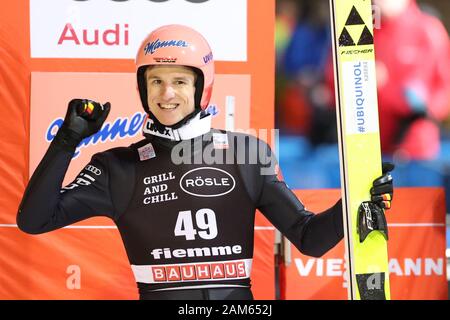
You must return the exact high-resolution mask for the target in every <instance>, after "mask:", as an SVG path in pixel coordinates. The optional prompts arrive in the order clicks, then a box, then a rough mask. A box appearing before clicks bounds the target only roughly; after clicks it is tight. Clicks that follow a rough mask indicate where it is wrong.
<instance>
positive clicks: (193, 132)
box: [142, 112, 211, 141]
mask: <svg viewBox="0 0 450 320" xmlns="http://www.w3.org/2000/svg"><path fill="white" fill-rule="evenodd" d="M210 130H211V115H210V114H209V113H204V112H200V113H198V114H197V115H196V116H195V117H194V118H192V119H191V120H190V121H188V122H187V123H186V124H185V125H183V126H181V127H179V128H177V129H173V128H171V127H164V128H162V129H160V128H158V126H157V125H156V124H155V122H154V121H153V120H152V119H151V118H150V117H147V119H146V120H145V123H144V127H143V130H142V131H143V134H144V136H145V137H146V138H149V137H151V136H157V137H161V138H165V139H168V140H171V141H182V140H190V139H193V138H195V137H198V136H201V135H203V134H205V133H207V132H209V131H210Z"/></svg>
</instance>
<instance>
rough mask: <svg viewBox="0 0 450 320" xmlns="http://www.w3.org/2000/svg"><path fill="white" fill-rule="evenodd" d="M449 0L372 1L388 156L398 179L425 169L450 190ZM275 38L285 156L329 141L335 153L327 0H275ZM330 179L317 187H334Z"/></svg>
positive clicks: (306, 153)
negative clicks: (330, 183) (394, 165)
mask: <svg viewBox="0 0 450 320" xmlns="http://www.w3.org/2000/svg"><path fill="white" fill-rule="evenodd" d="M447 2H448V1H442V2H440V1H438V0H435V1H432V0H429V1H425V0H424V1H419V0H417V1H416V0H396V1H392V0H372V3H373V12H374V26H375V29H374V41H375V55H376V72H377V87H378V108H379V119H380V136H381V147H382V154H383V157H384V158H387V159H389V160H391V161H393V162H395V163H396V164H398V166H397V167H398V168H399V169H398V170H396V171H397V177H396V178H397V181H398V182H399V183H400V184H404V185H416V184H419V185H421V184H422V185H423V184H424V181H426V179H425V180H423V179H414V178H411V177H409V176H408V175H410V174H411V173H412V172H414V171H415V172H422V171H420V170H421V169H423V172H422V173H423V174H428V175H433V174H435V177H434V178H433V180H432V181H430V182H429V183H426V182H425V184H428V185H445V184H446V183H447V184H448V189H449V190H450V40H449V33H448V29H446V24H447V26H448V24H449V21H446V20H445V19H449V16H450V15H449V13H450V2H448V4H445V3H447ZM275 41H276V57H277V62H276V66H277V68H276V72H277V73H276V95H275V96H276V127H277V128H279V129H280V136H281V139H282V145H281V149H280V156H281V162H283V158H282V157H283V155H285V154H288V155H290V156H293V157H295V156H296V155H297V156H298V157H300V158H302V157H303V159H304V160H311V159H308V157H310V156H312V155H313V154H314V153H315V152H316V151H317V150H323V149H324V148H332V149H333V148H335V150H336V156H334V155H332V157H335V159H337V158H336V157H337V145H336V143H337V135H336V115H335V102H334V94H335V93H334V76H333V61H332V57H331V32H330V18H329V0H315V1H308V0H277V17H276V40H275ZM283 139H284V140H283ZM289 139H291V140H289ZM292 139H294V140H292ZM283 141H284V144H283ZM289 141H296V143H290V142H289ZM298 141H301V143H299V142H298ZM283 147H284V148H285V149H284V151H286V152H283ZM300 147H301V148H303V149H304V150H303V151H299V150H296V151H294V150H290V151H288V149H289V148H294V149H295V148H300ZM286 148H287V149H286ZM292 151H294V152H292ZM328 153H329V154H332V152H331V153H330V152H329V151H328ZM281 164H283V163H281ZM287 167H288V169H289V165H288V166H287ZM418 167H419V169H418ZM282 168H283V166H282ZM292 168H295V166H293V167H292ZM403 169H404V172H402V170H403ZM427 170H428V171H429V172H428V171H427ZM283 171H284V172H285V171H286V170H283ZM285 175H286V174H285ZM288 176H289V173H288ZM292 177H295V174H294V175H292ZM430 179H431V178H430ZM416 180H417V181H416ZM288 183H290V184H293V185H294V186H295V184H296V182H295V181H288ZM324 184H325V185H316V186H317V187H336V186H335V185H326V183H324ZM297 187H298V186H297ZM300 187H301V186H300Z"/></svg>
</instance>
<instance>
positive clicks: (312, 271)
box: [282, 188, 448, 300]
mask: <svg viewBox="0 0 450 320" xmlns="http://www.w3.org/2000/svg"><path fill="white" fill-rule="evenodd" d="M296 194H297V196H298V197H299V198H300V199H302V201H303V203H304V204H305V205H306V206H307V208H308V210H311V211H313V212H320V211H321V210H324V209H326V208H327V207H329V206H331V205H333V204H334V203H335V202H336V201H337V199H339V197H340V191H339V190H301V191H297V192H296ZM392 204H393V206H392V209H391V210H389V211H388V212H387V221H388V226H389V241H388V250H389V270H390V281H391V298H392V299H402V300H403V299H447V297H448V292H447V291H448V288H447V276H446V258H445V247H446V242H445V212H446V211H445V195H444V191H443V190H442V189H441V188H396V189H395V195H394V200H393V202H392ZM291 248H292V262H291V263H290V265H288V266H286V267H285V270H284V276H283V279H282V283H283V284H284V285H283V288H282V295H283V297H284V298H285V299H347V289H346V285H347V284H346V282H345V279H344V272H345V264H344V244H343V242H342V241H341V242H340V243H339V244H338V245H337V246H336V247H334V248H333V249H332V250H330V251H329V252H328V253H327V254H325V255H324V256H323V257H321V258H317V259H316V258H312V257H307V256H304V255H302V254H301V253H300V252H299V251H298V250H296V249H295V248H294V246H292V245H291Z"/></svg>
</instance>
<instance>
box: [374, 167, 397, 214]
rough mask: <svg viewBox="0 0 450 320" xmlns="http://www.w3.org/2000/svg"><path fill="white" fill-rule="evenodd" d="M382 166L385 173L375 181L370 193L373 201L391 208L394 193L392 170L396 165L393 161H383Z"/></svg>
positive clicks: (382, 206) (384, 207)
mask: <svg viewBox="0 0 450 320" xmlns="http://www.w3.org/2000/svg"><path fill="white" fill-rule="evenodd" d="M382 167H383V169H382V170H383V175H382V176H381V177H379V178H377V179H375V180H374V181H373V184H372V188H371V189H370V195H371V201H372V202H374V203H376V204H378V205H379V206H380V207H381V208H383V209H389V208H390V207H391V201H392V197H393V195H394V184H393V178H392V176H391V174H390V171H392V170H394V168H395V166H394V164H393V163H390V162H383V165H382Z"/></svg>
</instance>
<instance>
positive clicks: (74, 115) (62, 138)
mask: <svg viewBox="0 0 450 320" xmlns="http://www.w3.org/2000/svg"><path fill="white" fill-rule="evenodd" d="M110 109H111V104H110V103H109V102H106V103H105V104H104V105H101V104H100V103H98V102H95V101H92V100H88V99H73V100H72V101H70V102H69V106H68V109H67V113H66V117H65V119H64V122H63V125H62V126H61V128H60V129H59V130H58V133H57V135H56V137H55V140H56V141H57V143H58V142H59V143H60V144H62V145H63V146H64V147H66V148H69V149H73V148H74V147H76V146H77V145H78V144H79V143H80V142H81V141H82V140H83V139H84V138H87V137H89V136H91V135H93V134H95V133H96V132H98V131H99V130H100V128H101V127H102V125H103V122H105V120H106V117H107V116H108V114H109V111H110Z"/></svg>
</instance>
